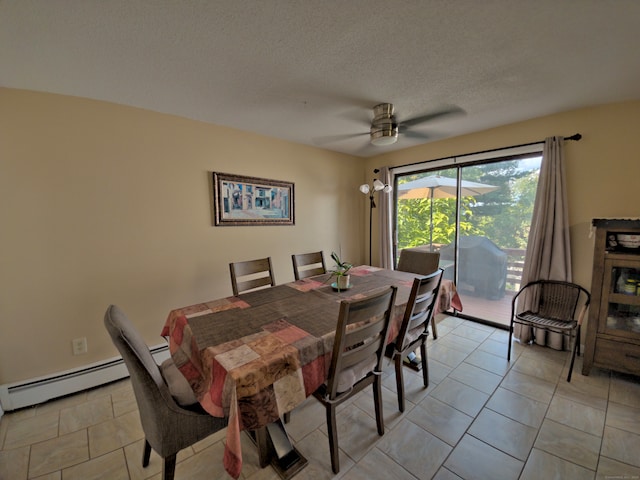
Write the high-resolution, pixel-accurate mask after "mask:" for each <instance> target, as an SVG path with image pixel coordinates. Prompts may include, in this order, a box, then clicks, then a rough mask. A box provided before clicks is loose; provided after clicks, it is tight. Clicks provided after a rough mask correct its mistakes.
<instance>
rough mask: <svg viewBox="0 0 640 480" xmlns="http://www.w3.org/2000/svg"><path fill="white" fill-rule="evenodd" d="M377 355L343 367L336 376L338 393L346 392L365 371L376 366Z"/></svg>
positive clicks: (367, 371)
mask: <svg viewBox="0 0 640 480" xmlns="http://www.w3.org/2000/svg"><path fill="white" fill-rule="evenodd" d="M377 363H378V357H377V356H376V355H372V356H371V357H369V358H365V359H364V360H362V361H360V362H358V363H356V364H355V365H352V366H351V367H349V368H345V369H344V370H343V371H342V372H341V373H340V376H339V377H338V393H342V392H346V391H347V390H349V389H350V388H351V387H353V386H354V385H355V384H356V382H357V381H358V380H361V379H362V378H363V377H364V376H365V375H366V374H367V373H369V372H370V371H372V370H373V369H375V368H376V364H377Z"/></svg>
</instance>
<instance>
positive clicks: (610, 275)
mask: <svg viewBox="0 0 640 480" xmlns="http://www.w3.org/2000/svg"><path fill="white" fill-rule="evenodd" d="M593 226H594V228H595V232H596V242H595V248H594V255H593V278H592V281H591V307H590V308H589V323H588V325H587V337H586V342H585V350H584V363H583V367H582V374H583V375H589V372H590V371H591V367H594V366H595V367H600V368H607V369H611V370H615V371H618V372H624V373H631V374H635V375H640V246H635V244H631V243H628V242H629V241H631V242H633V238H630V239H629V238H628V239H627V242H621V240H623V239H624V237H623V236H624V235H626V236H632V235H638V236H640V220H613V219H595V220H593Z"/></svg>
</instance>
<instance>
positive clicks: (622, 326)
mask: <svg viewBox="0 0 640 480" xmlns="http://www.w3.org/2000/svg"><path fill="white" fill-rule="evenodd" d="M617 257H618V256H614V255H612V256H611V257H610V258H607V259H606V260H605V272H604V283H603V286H602V288H603V292H602V308H603V309H605V311H606V312H607V321H606V324H604V325H601V329H604V333H608V334H611V335H618V336H625V337H626V336H633V337H638V336H640V258H637V257H636V258H633V257H632V258H633V259H632V260H630V259H629V256H628V255H625V256H624V257H625V258H623V257H622V256H620V258H617Z"/></svg>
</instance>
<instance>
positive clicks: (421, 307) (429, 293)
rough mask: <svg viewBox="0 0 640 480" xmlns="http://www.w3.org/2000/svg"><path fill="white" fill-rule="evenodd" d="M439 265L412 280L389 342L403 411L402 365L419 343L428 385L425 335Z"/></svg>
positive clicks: (435, 295) (437, 282)
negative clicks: (392, 336) (427, 273)
mask: <svg viewBox="0 0 640 480" xmlns="http://www.w3.org/2000/svg"><path fill="white" fill-rule="evenodd" d="M442 273H443V270H442V269H438V270H437V271H435V272H433V273H432V274H430V275H426V276H420V277H416V278H415V279H414V280H413V286H412V288H411V293H410V294H409V301H408V302H407V308H406V310H405V312H404V317H403V319H402V324H401V325H400V331H399V332H398V336H397V337H396V338H395V340H394V341H393V343H392V344H391V345H392V347H389V348H392V349H393V360H394V363H395V370H396V387H397V391H398V409H399V410H400V411H401V412H404V409H405V398H404V397H405V396H404V375H403V370H402V366H403V364H404V359H405V358H406V357H407V355H409V354H410V353H411V352H414V351H415V350H416V349H417V348H418V347H420V357H421V363H422V379H423V382H424V386H425V387H428V386H429V364H428V362H427V337H428V336H429V322H430V321H431V319H432V317H433V314H434V311H435V306H436V301H437V299H438V291H439V290H440V282H441V281H442Z"/></svg>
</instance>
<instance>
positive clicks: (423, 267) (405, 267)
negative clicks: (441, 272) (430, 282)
mask: <svg viewBox="0 0 640 480" xmlns="http://www.w3.org/2000/svg"><path fill="white" fill-rule="evenodd" d="M439 263H440V252H430V251H429V247H414V248H405V249H403V250H400V258H399V259H398V268H397V270H400V271H402V272H409V273H417V274H418V275H429V274H430V273H433V272H435V271H436V270H438V264H439Z"/></svg>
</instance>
